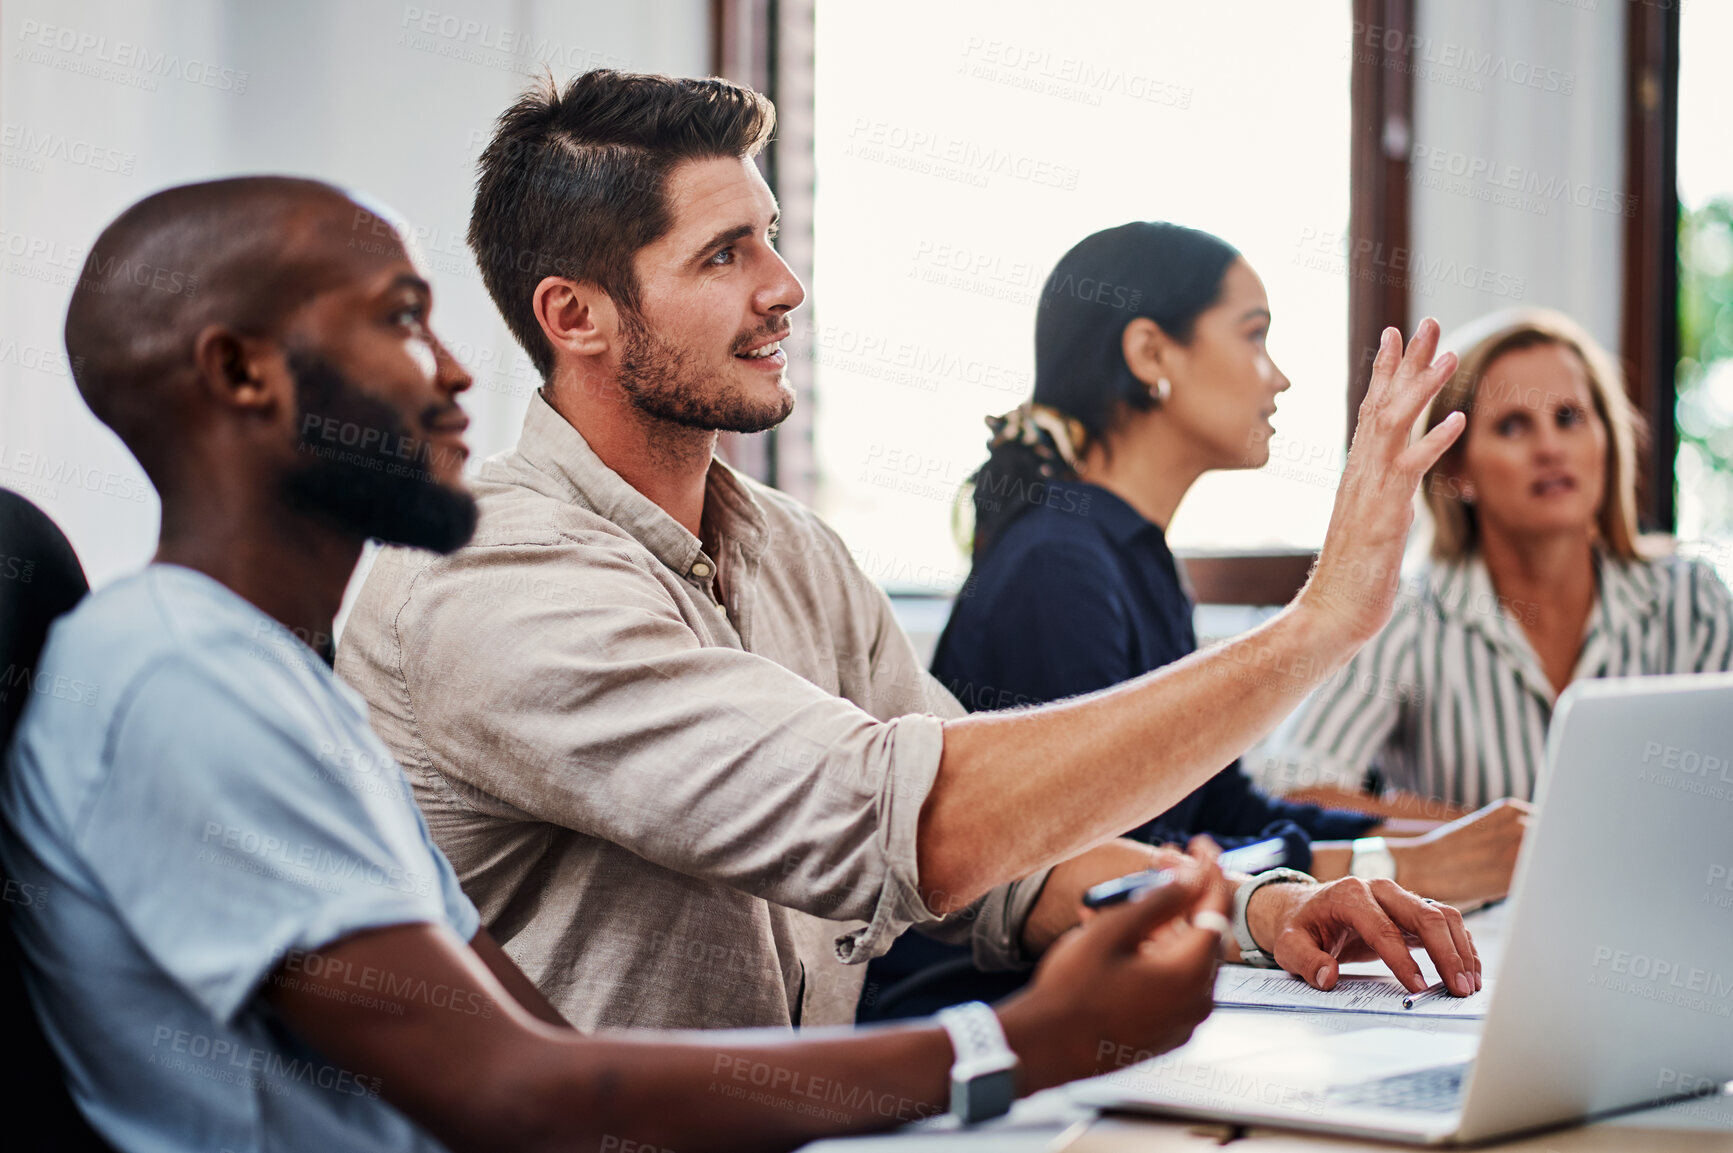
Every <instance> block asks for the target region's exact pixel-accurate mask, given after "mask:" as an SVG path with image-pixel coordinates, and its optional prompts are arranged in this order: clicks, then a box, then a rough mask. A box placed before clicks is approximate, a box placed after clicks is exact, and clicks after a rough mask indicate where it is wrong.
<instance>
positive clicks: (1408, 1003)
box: [1402, 981, 1444, 1009]
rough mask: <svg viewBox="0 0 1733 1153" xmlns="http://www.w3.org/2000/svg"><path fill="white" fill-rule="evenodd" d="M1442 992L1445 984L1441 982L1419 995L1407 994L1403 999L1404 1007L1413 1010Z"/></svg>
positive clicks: (1423, 990) (1421, 991)
mask: <svg viewBox="0 0 1733 1153" xmlns="http://www.w3.org/2000/svg"><path fill="white" fill-rule="evenodd" d="M1442 992H1444V982H1443V981H1440V982H1438V983H1437V984H1436V985H1428V986H1427V987H1426V988H1424V989H1422V990H1420V992H1418V993H1406V994H1404V995H1403V997H1402V1007H1403V1008H1404V1009H1412V1008H1414V1006H1415V1005H1418V1004H1419V1003H1420V1002H1422V1001H1424V1000H1426V998H1428V997H1436V996H1438V995H1439V994H1440V993H1442Z"/></svg>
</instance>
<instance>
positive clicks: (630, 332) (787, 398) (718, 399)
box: [616, 313, 794, 433]
mask: <svg viewBox="0 0 1733 1153" xmlns="http://www.w3.org/2000/svg"><path fill="white" fill-rule="evenodd" d="M621 319H622V325H621V340H620V344H621V348H620V366H619V369H618V371H617V375H616V380H617V381H618V383H619V385H620V390H621V391H622V392H624V393H625V394H626V396H627V398H628V399H629V400H630V401H631V402H632V405H633V406H634V407H635V408H637V409H638V410H639V411H640V412H642V413H644V414H645V415H647V416H651V417H654V418H656V419H657V420H662V421H666V422H667V423H669V424H673V425H677V426H679V427H681V428H689V429H694V430H698V431H702V432H744V433H752V432H763V431H765V430H766V429H771V428H775V427H776V426H777V425H779V424H781V423H782V422H783V420H785V419H786V418H787V417H788V414H789V413H790V412H792V411H793V410H794V390H793V389H791V388H790V387H788V384H787V382H786V381H783V382H782V384H781V387H780V389H779V390H778V393H777V395H776V396H775V397H774V398H772V399H768V400H759V399H757V398H755V397H752V396H749V395H747V394H746V392H745V390H744V389H742V388H740V387H739V386H738V385H736V384H735V383H734V382H733V381H721V380H718V379H716V377H715V376H714V375H713V374H711V373H708V372H705V371H704V370H702V369H700V368H699V367H698V366H697V365H695V364H694V363H693V358H692V356H691V355H690V353H688V352H687V351H686V350H684V349H681V348H677V347H676V346H674V345H672V344H670V343H668V342H667V341H665V340H663V339H662V338H661V337H659V336H657V335H656V333H655V332H653V331H652V330H651V329H650V327H649V325H647V324H645V323H644V321H643V318H642V317H640V316H637V315H634V314H631V313H626V314H625V315H623V316H622V318H621Z"/></svg>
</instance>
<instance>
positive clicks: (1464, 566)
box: [1428, 549, 1660, 701]
mask: <svg viewBox="0 0 1733 1153" xmlns="http://www.w3.org/2000/svg"><path fill="white" fill-rule="evenodd" d="M1594 561H1595V585H1596V590H1597V592H1596V597H1595V605H1594V608H1592V609H1591V610H1590V611H1589V620H1588V625H1587V628H1586V629H1585V631H1584V634H1583V647H1582V650H1581V654H1580V656H1579V658H1578V661H1577V667H1576V669H1575V670H1574V673H1573V676H1572V679H1573V680H1575V679H1579V678H1582V677H1585V676H1587V677H1595V676H1607V675H1609V672H1608V670H1609V668H1610V663H1611V660H1612V653H1613V651H1614V650H1615V648H1617V647H1618V642H1619V641H1620V640H1621V639H1625V640H1628V641H1629V642H1630V643H1627V644H1626V645H1625V646H1624V648H1625V649H1626V650H1627V651H1635V641H1636V640H1637V637H1638V634H1640V633H1641V632H1642V627H1643V621H1644V619H1645V618H1647V617H1649V616H1652V615H1653V613H1654V612H1655V606H1656V604H1657V603H1658V601H1659V599H1660V590H1659V588H1657V587H1656V583H1655V574H1654V572H1653V570H1652V567H1651V566H1649V565H1645V564H1641V563H1638V564H1629V563H1626V562H1624V561H1620V560H1616V559H1614V558H1613V557H1609V556H1607V555H1606V554H1605V553H1604V552H1602V551H1601V550H1600V549H1596V550H1595V553H1594ZM1428 583H1429V585H1430V588H1431V592H1432V599H1433V602H1434V603H1435V604H1436V605H1437V606H1438V611H1439V612H1440V613H1441V614H1442V615H1443V616H1444V617H1445V618H1447V619H1451V620H1455V621H1457V622H1459V623H1461V624H1462V625H1463V626H1464V627H1465V628H1470V629H1475V630H1478V631H1479V632H1480V633H1481V634H1482V635H1484V636H1485V637H1486V638H1487V640H1488V641H1489V642H1490V643H1491V644H1492V645H1493V646H1494V647H1496V648H1498V649H1499V650H1500V651H1502V652H1503V653H1504V654H1505V656H1506V657H1507V659H1509V660H1510V661H1511V663H1512V664H1513V665H1514V666H1515V668H1516V670H1517V672H1518V673H1519V674H1520V675H1521V676H1522V677H1523V678H1524V679H1526V680H1528V681H1529V682H1530V683H1531V685H1533V687H1534V688H1535V689H1536V690H1537V691H1539V692H1540V693H1541V695H1542V696H1544V697H1545V698H1546V699H1547V700H1549V701H1550V700H1552V699H1553V698H1554V693H1553V689H1552V683H1551V682H1550V681H1548V680H1547V678H1546V674H1545V672H1544V671H1543V670H1542V669H1541V667H1540V659H1539V658H1538V657H1536V656H1535V653H1534V648H1533V646H1532V645H1530V644H1529V643H1528V637H1527V636H1526V635H1525V634H1524V633H1523V631H1522V626H1521V623H1520V619H1519V614H1520V613H1521V611H1522V606H1520V605H1512V604H1508V603H1506V602H1504V601H1502V600H1500V599H1499V595H1498V592H1497V591H1496V590H1495V589H1494V588H1493V584H1492V574H1491V573H1489V572H1488V571H1487V568H1486V562H1485V561H1484V560H1483V559H1482V558H1481V557H1480V555H1479V554H1478V553H1475V554H1473V555H1471V556H1470V557H1468V558H1467V559H1466V560H1462V561H1455V562H1451V563H1448V564H1437V565H1434V566H1433V568H1432V571H1431V573H1430V575H1429V578H1428Z"/></svg>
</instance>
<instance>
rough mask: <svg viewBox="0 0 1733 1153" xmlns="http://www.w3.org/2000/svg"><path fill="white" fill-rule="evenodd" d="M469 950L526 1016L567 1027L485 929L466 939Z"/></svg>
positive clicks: (557, 1026) (545, 998)
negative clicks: (472, 950) (478, 958)
mask: <svg viewBox="0 0 1733 1153" xmlns="http://www.w3.org/2000/svg"><path fill="white" fill-rule="evenodd" d="M469 947H470V948H472V949H474V950H475V955H476V956H477V957H480V958H481V962H482V964H484V965H486V966H487V969H488V972H490V973H492V974H493V976H494V979H495V980H496V981H498V982H499V983H500V984H501V985H503V986H505V990H506V992H508V993H510V994H511V995H512V997H513V999H514V1000H516V1001H517V1003H518V1004H519V1005H521V1006H523V1009H524V1011H525V1012H527V1013H528V1014H529V1015H530V1016H532V1017H534V1018H536V1019H537V1020H538V1021H543V1022H546V1023H547V1024H549V1025H553V1026H554V1027H556V1028H562V1029H569V1028H571V1024H570V1022H568V1021H567V1020H566V1019H565V1018H564V1017H562V1016H560V1011H559V1010H558V1009H556V1008H554V1005H553V1002H552V1001H549V1000H548V999H547V997H545V996H544V995H543V994H542V991H541V990H540V989H538V988H536V984H535V982H534V981H532V980H530V979H529V978H528V977H527V976H525V975H524V971H523V970H522V969H520V968H518V967H517V963H516V962H514V961H513V960H512V959H511V957H509V956H508V955H507V954H506V951H505V950H504V949H503V948H501V947H500V944H499V942H498V941H495V940H494V939H493V934H491V933H489V932H488V931H487V930H486V929H477V930H476V933H475V936H474V937H471V938H470V941H469Z"/></svg>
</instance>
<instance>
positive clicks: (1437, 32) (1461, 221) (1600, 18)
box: [1361, 0, 1627, 352]
mask: <svg viewBox="0 0 1733 1153" xmlns="http://www.w3.org/2000/svg"><path fill="white" fill-rule="evenodd" d="M1626 7H1627V5H1626V3H1625V2H1624V0H1599V2H1598V3H1596V2H1595V0H1418V4H1417V9H1418V10H1417V13H1416V15H1417V29H1416V31H1417V33H1418V35H1419V37H1420V41H1419V44H1418V52H1417V57H1418V69H1417V71H1416V74H1415V78H1414V148H1415V152H1414V161H1413V184H1412V193H1413V196H1412V200H1411V202H1410V203H1411V205H1412V212H1413V215H1412V231H1411V235H1410V240H1411V245H1412V248H1413V251H1414V254H1415V256H1416V258H1417V260H1416V262H1415V263H1416V264H1417V270H1416V272H1415V275H1414V277H1413V281H1412V284H1411V288H1410V308H1411V311H1412V317H1411V320H1418V319H1419V318H1420V317H1422V316H1428V315H1431V316H1436V317H1437V318H1438V319H1439V321H1440V322H1441V323H1442V324H1443V325H1444V327H1445V330H1446V332H1448V331H1449V329H1450V328H1451V327H1452V326H1453V325H1457V324H1461V323H1462V322H1464V321H1468V320H1471V319H1473V318H1474V317H1477V316H1480V315H1482V314H1484V313H1486V312H1491V311H1493V310H1496V309H1502V308H1507V307H1511V306H1514V305H1541V306H1546V307H1550V308H1557V309H1560V310H1561V311H1563V312H1566V313H1569V314H1570V315H1572V316H1574V317H1576V318H1577V319H1578V320H1579V321H1581V322H1582V323H1583V324H1584V325H1586V326H1587V328H1588V330H1589V331H1590V332H1591V333H1593V334H1594V335H1595V337H1596V338H1597V339H1598V340H1600V341H1601V342H1602V343H1603V344H1605V345H1606V347H1607V348H1608V349H1610V350H1613V351H1614V352H1617V351H1618V348H1619V302H1620V292H1621V285H1620V280H1621V267H1622V257H1621V253H1620V243H1621V237H1622V230H1623V227H1624V223H1625V218H1624V216H1623V212H1624V211H1625V209H1626V208H1627V205H1626V204H1625V201H1624V191H1623V189H1624V162H1625V156H1624V43H1625V39H1624V35H1625V8H1626ZM1369 34H1371V30H1364V29H1363V30H1361V35H1362V36H1365V35H1369ZM1362 46H1363V42H1362ZM1435 262H1436V263H1435Z"/></svg>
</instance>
